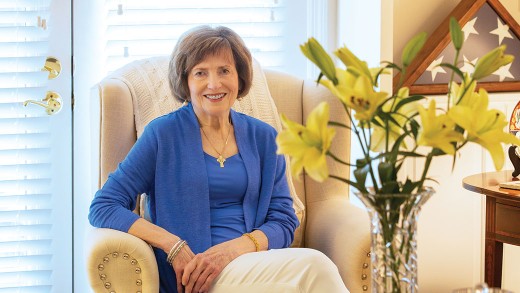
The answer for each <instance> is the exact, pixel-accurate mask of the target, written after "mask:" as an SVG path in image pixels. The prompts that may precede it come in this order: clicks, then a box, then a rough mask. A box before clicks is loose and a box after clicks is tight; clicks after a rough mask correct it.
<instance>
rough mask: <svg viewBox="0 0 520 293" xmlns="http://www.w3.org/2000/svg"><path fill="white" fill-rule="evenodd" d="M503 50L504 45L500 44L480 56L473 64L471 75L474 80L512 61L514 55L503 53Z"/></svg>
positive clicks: (504, 48)
mask: <svg viewBox="0 0 520 293" xmlns="http://www.w3.org/2000/svg"><path fill="white" fill-rule="evenodd" d="M505 50H506V46H505V45H502V46H499V47H496V48H495V49H493V50H491V51H489V52H488V53H487V54H486V55H484V56H483V57H482V58H480V59H479V60H478V61H477V64H476V65H475V71H473V74H472V77H473V78H474V79H476V80H479V79H482V78H484V77H486V76H488V75H490V74H492V73H493V72H495V71H497V70H498V69H499V68H500V67H502V66H504V65H507V64H509V63H511V62H513V60H514V59H515V57H514V56H513V55H506V54H504V51H505Z"/></svg>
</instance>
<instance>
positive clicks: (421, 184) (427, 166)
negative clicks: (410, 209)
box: [417, 151, 433, 192]
mask: <svg viewBox="0 0 520 293" xmlns="http://www.w3.org/2000/svg"><path fill="white" fill-rule="evenodd" d="M432 159H433V151H432V152H430V153H429V154H428V156H427V157H426V162H425V163H424V169H423V173H422V176H421V180H420V181H419V186H418V187H417V192H420V190H421V189H422V188H423V184H424V180H426V175H427V174H428V169H429V168H430V164H431V162H432Z"/></svg>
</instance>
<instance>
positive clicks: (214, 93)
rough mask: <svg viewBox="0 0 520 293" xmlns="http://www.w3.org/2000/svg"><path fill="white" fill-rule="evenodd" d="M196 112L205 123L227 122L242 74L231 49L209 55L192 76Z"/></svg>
mask: <svg viewBox="0 0 520 293" xmlns="http://www.w3.org/2000/svg"><path fill="white" fill-rule="evenodd" d="M188 87H189V89H190V97H191V102H192V105H193V109H194V110H195V113H196V114H197V116H198V117H199V119H202V120H203V121H206V122H207V121H209V120H211V119H215V118H217V119H218V118H222V119H227V118H228V115H229V110H230V109H231V106H233V103H235V100H236V99H237V95H238V72H237V70H236V66H235V60H234V59H233V54H232V53H231V51H230V50H221V51H220V52H217V53H216V54H212V55H208V56H206V58H204V60H202V62H200V63H199V64H197V65H195V66H194V67H193V69H191V71H190V72H189V74H188Z"/></svg>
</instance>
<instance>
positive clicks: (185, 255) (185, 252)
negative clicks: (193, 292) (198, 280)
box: [172, 244, 195, 293]
mask: <svg viewBox="0 0 520 293" xmlns="http://www.w3.org/2000/svg"><path fill="white" fill-rule="evenodd" d="M194 257H195V254H193V251H191V248H190V247H189V246H188V244H186V245H184V246H183V247H182V249H181V251H180V252H179V254H177V256H176V257H175V259H174V260H173V263H172V265H173V270H174V271H175V277H176V279H177V292H179V293H183V292H184V287H183V286H182V274H183V273H184V268H185V267H186V265H187V264H188V263H189V262H190V261H191V260H192V259H193V258H194Z"/></svg>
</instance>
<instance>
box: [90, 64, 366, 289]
mask: <svg viewBox="0 0 520 293" xmlns="http://www.w3.org/2000/svg"><path fill="white" fill-rule="evenodd" d="M254 65H255V66H254V81H253V87H252V89H251V92H250V93H249V95H248V96H246V97H245V98H244V99H243V100H242V101H240V102H238V101H237V103H236V104H235V107H234V108H235V109H236V110H237V111H240V112H245V113H246V114H249V115H252V116H255V117H257V118H259V119H262V120H264V121H266V122H268V123H270V124H271V125H273V126H274V127H276V128H278V129H279V127H280V122H279V113H284V114H285V115H286V116H288V117H289V118H290V119H292V120H294V121H298V122H302V121H305V119H306V117H307V115H308V114H309V112H310V111H311V110H312V109H313V108H314V107H315V106H316V105H317V104H318V103H320V102H321V101H327V102H329V103H330V104H331V107H330V108H331V119H332V120H334V121H341V122H343V123H348V122H347V120H346V115H345V114H344V112H343V108H342V106H341V105H340V104H339V102H338V101H337V99H336V98H334V97H333V96H332V95H331V93H330V92H329V91H328V90H327V89H325V88H324V87H321V86H318V85H317V84H316V83H315V82H313V81H304V80H302V79H299V78H296V77H294V76H291V75H288V74H284V73H280V72H276V71H270V70H266V71H265V72H263V71H262V69H261V68H260V66H259V65H258V63H256V62H255V64H254ZM167 68H168V57H166V56H165V57H155V58H149V59H144V60H140V61H136V62H133V63H131V64H129V65H127V66H125V67H123V68H122V69H120V70H118V71H116V72H114V73H113V74H111V75H110V76H108V77H106V78H105V79H103V80H102V81H101V82H100V83H99V85H98V87H97V88H96V89H95V90H94V94H93V96H94V101H93V103H94V105H96V106H95V108H94V111H93V113H95V114H94V117H93V122H94V123H98V127H99V130H100V131H99V137H98V139H99V141H98V142H97V143H99V145H98V146H99V167H98V168H97V167H96V168H97V169H98V170H99V174H98V175H99V177H98V178H99V186H101V185H102V184H103V183H104V182H105V181H106V179H107V177H108V174H109V173H110V172H112V171H113V170H115V168H116V167H117V164H118V163H119V162H120V161H121V160H123V158H124V157H125V156H126V154H127V153H128V151H129V150H130V148H131V147H132V145H133V144H134V143H135V141H136V139H137V137H139V135H140V134H141V133H142V130H143V128H144V126H145V125H146V124H147V123H148V122H149V121H150V120H151V119H153V118H155V117H157V116H159V115H162V114H165V113H168V112H171V111H173V110H174V109H176V108H177V107H179V106H180V104H179V103H178V102H177V101H176V100H175V99H174V98H173V97H172V95H171V94H170V92H169V87H168V81H167ZM271 97H272V98H271ZM332 150H333V152H334V153H335V154H336V155H338V156H340V157H341V158H343V159H345V160H347V159H348V157H349V154H350V133H349V132H348V131H346V130H342V129H338V130H337V134H336V138H335V139H334V142H333V146H332ZM328 163H329V167H330V172H331V173H332V174H340V175H342V176H346V175H348V174H349V171H350V170H349V168H348V166H344V165H340V164H337V163H335V162H333V161H332V160H329V162H328ZM288 178H289V179H288V180H289V182H290V184H293V186H291V187H292V192H293V193H294V195H293V196H296V195H297V197H299V199H300V200H301V202H302V203H303V206H304V208H305V209H304V211H303V212H301V213H300V217H301V226H300V228H299V230H298V231H297V235H296V237H295V242H294V243H293V246H296V247H297V246H300V247H308V248H314V249H317V250H320V251H322V252H323V253H325V254H326V255H327V256H329V257H330V258H331V259H332V261H333V262H334V263H336V265H337V266H338V268H339V271H340V274H341V276H342V278H343V281H344V282H345V284H346V286H347V287H348V289H349V290H350V292H366V291H369V290H370V271H369V264H370V257H369V252H370V234H369V220H368V215H367V213H366V211H364V210H362V209H359V208H357V207H356V206H354V205H352V204H351V203H350V202H349V196H348V186H346V185H345V184H344V183H341V182H339V181H337V180H333V179H328V180H326V181H325V182H324V183H318V182H315V181H313V180H312V179H310V178H309V177H307V176H306V175H302V176H301V177H300V178H293V179H291V178H290V177H288ZM297 201H298V200H296V201H295V202H297ZM141 202H143V201H141ZM295 209H297V210H298V209H301V206H296V205H295ZM143 210H144V209H143V208H142V207H137V208H136V211H135V212H137V213H140V214H141V215H142V216H146V215H143V212H142V211H143ZM87 238H88V239H89V243H88V244H87V250H86V257H87V259H88V260H87V271H88V275H89V279H90V285H91V287H92V288H93V289H94V291H95V292H125V293H128V292H153V293H155V292H158V291H159V281H158V279H159V277H158V272H157V264H156V261H155V256H154V254H153V251H152V249H151V248H150V246H149V245H148V244H147V243H145V242H144V241H142V240H140V239H138V238H136V237H134V236H132V235H130V234H127V233H123V232H120V231H115V230H111V229H96V228H92V230H91V231H89V237H87Z"/></svg>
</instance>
